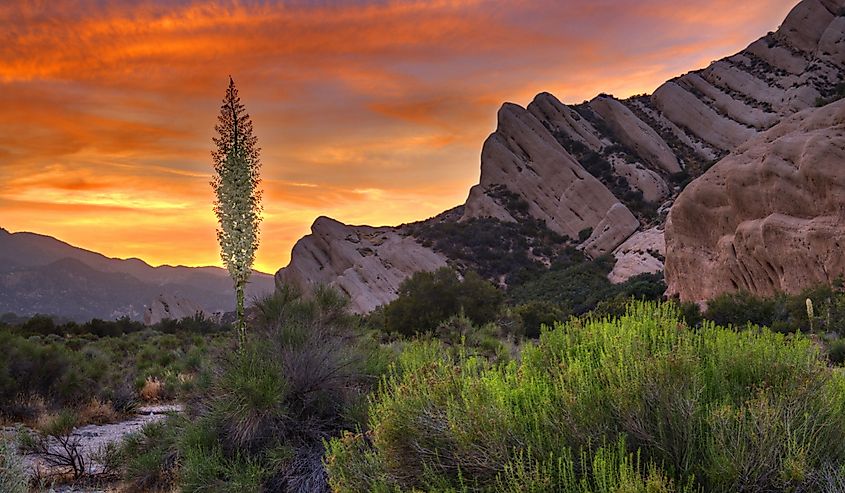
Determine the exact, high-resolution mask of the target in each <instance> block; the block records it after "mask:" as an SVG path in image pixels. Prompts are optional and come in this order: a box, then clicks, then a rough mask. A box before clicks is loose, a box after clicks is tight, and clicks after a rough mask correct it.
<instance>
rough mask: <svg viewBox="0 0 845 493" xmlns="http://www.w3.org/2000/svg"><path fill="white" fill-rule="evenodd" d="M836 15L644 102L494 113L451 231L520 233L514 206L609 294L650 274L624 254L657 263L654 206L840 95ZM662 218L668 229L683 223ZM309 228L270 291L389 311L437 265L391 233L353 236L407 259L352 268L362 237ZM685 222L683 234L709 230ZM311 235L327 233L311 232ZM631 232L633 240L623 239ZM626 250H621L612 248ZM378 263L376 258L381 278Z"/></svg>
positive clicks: (795, 25)
mask: <svg viewBox="0 0 845 493" xmlns="http://www.w3.org/2000/svg"><path fill="white" fill-rule="evenodd" d="M843 13H845V0H803V1H801V2H800V3H799V4H798V5H797V6H796V7H795V8H794V9H793V10H792V11H791V12H790V14H789V15H788V16H787V18H786V20H785V21H784V23H783V25H782V26H781V27H780V28H779V29H778V30H777V31H776V32H774V33H769V34H767V35H766V36H764V37H762V38H760V39H759V40H757V41H755V42H754V43H751V44H750V45H749V46H748V47H747V48H746V49H745V50H743V51H741V52H740V53H738V54H736V55H733V56H730V57H727V58H724V59H722V60H719V61H716V62H714V63H712V64H710V65H709V66H708V67H706V68H704V69H701V70H696V71H693V72H690V73H688V74H685V75H682V76H679V77H676V78H674V79H672V80H670V81H667V82H666V83H664V84H663V85H661V86H660V87H658V88H657V89H656V90H655V92H654V93H653V94H652V95H638V96H633V97H630V98H628V99H624V100H619V99H616V98H614V97H613V96H610V95H606V94H601V95H599V96H597V97H596V98H594V99H593V100H591V101H589V102H584V103H581V104H575V105H566V104H563V103H561V102H560V101H559V100H558V99H557V98H555V97H554V96H552V95H551V94H548V93H541V94H538V95H537V96H536V97H535V98H534V100H533V101H532V102H531V103H530V104H528V105H527V106H526V107H525V108H523V107H520V106H518V105H515V104H512V103H506V104H505V105H503V106H502V108H501V109H500V110H499V112H498V125H497V128H496V131H495V132H493V133H492V134H491V135H490V136H489V137H488V138H487V140H486V141H485V142H484V145H483V148H482V151H481V177H480V180H479V184H478V185H476V186H474V187H472V188H471V190H470V192H469V196H468V198H467V200H466V203H465V205H464V208H463V215H462V217H461V220H462V221H468V220H470V219H473V218H495V219H498V220H501V221H509V222H513V221H517V216H519V217H520V218H521V219H519V220H523V219H524V218H525V217H526V216H524V215H521V212H520V214H516V215H515V214H514V213H513V211H512V210H510V209H509V207H511V206H512V205H513V197H518V198H519V199H520V200H521V201H523V202H524V204H525V207H524V208H525V209H526V211H527V212H526V214H527V217H529V218H533V219H536V220H539V221H540V222H542V223H544V224H545V225H546V226H547V227H548V228H549V229H551V230H553V231H555V232H557V233H559V234H562V235H565V236H568V237H570V238H571V239H573V241H575V242H577V243H579V248H580V249H582V250H583V251H584V252H586V253H587V254H588V255H589V256H591V257H596V256H599V255H603V254H606V253H610V252H614V256H615V257H616V258H617V263H618V266H617V268H616V269H615V270H614V273H612V274H611V278H612V279H614V281H619V280H621V279H624V278H626V276H630V275H634V274H635V273H639V272H651V271H654V270H658V269H659V268H660V262H659V260H660V259H659V257H660V255H662V254H658V255H657V256H654V255H649V256H643V255H645V254H640V253H637V252H639V251H641V250H642V249H641V245H644V244H645V243H643V242H650V243H648V244H652V245H654V246H655V248H652V249H651V250H652V251H656V252H659V251H660V250H659V248H656V247H657V246H658V245H659V244H660V241H659V240H658V236H657V233H656V231H657V230H653V228H654V227H656V226H660V224H661V223H662V221H663V218H664V217H665V207H663V206H661V204H668V203H671V201H672V200H673V199H674V198H675V196H676V195H677V193H678V191H679V190H680V188H681V186H682V185H683V184H684V183H686V182H687V181H688V180H689V179H690V178H695V177H697V176H700V175H701V174H702V173H704V172H705V171H706V170H707V169H708V168H709V167H710V166H711V165H712V164H713V163H714V162H715V161H717V160H718V159H721V158H723V157H725V156H726V155H728V154H729V153H731V152H733V151H735V150H736V149H738V148H741V149H745V147H744V146H746V145H747V144H746V143H747V142H749V141H753V142H758V143H759V142H760V140H759V139H760V138H761V137H760V136H761V135H771V134H770V133H769V132H768V131H769V130H770V129H773V128H777V126H778V122H781V121H782V120H784V119H787V118H789V117H790V116H791V115H793V114H795V113H796V112H800V111H802V110H807V109H808V108H813V107H815V106H816V104H818V103H824V102H827V101H830V100H833V99H834V98H836V97H837V95H838V93H839V92H840V91H841V90H842V88H843V87H845V86H842V85H841V84H842V83H843V80H845V79H844V78H843V77H845V17H843ZM802 115H804V113H802ZM784 138H785V137H784ZM782 145H785V144H782ZM743 152H744V151H743ZM819 152H821V151H819ZM693 189H694V188H693ZM691 190H692V189H691ZM690 193H692V191H690ZM700 199H701V200H702V201H704V202H703V203H709V202H707V201H708V200H710V199H707V198H706V197H703V196H701V197H700ZM682 207H688V205H684V206H682ZM702 214H703V212H702ZM673 217H675V218H676V221H681V218H682V217H684V216H683V215H682V214H680V213H679V214H675V215H674V216H673ZM702 217H703V216H702ZM686 219H687V220H691V221H692V220H695V218H694V216H686ZM720 220H724V219H723V218H721V219H720ZM321 221H322V222H324V223H326V224H328V221H329V220H328V219H320V220H318V221H317V223H315V225H314V233H313V234H312V235H310V236H308V237H306V238H304V239H303V240H300V243H298V244H297V246H296V247H294V251H293V254H292V260H291V264H290V265H289V266H288V267H286V268H284V269H282V270H281V271H280V272H279V273H278V274H277V278H278V279H280V280H286V281H287V282H293V283H295V284H297V285H299V286H301V287H307V286H311V285H314V284H315V283H330V284H334V285H337V286H339V287H342V288H343V289H345V290H347V292H348V293H349V294H350V296H351V297H352V298H353V306H354V307H355V308H356V310H359V311H367V310H370V309H372V308H373V307H375V306H377V305H378V304H380V303H384V302H387V301H390V300H391V299H393V297H395V293H396V287H397V286H398V283H399V282H401V280H402V279H404V278H405V277H407V276H408V275H410V273H412V272H413V271H416V270H423V269H429V268H435V267H436V266H439V265H445V262H446V260H447V259H445V258H443V257H442V256H438V255H437V254H435V253H434V252H432V251H431V250H429V249H428V248H425V247H422V246H421V245H416V244H415V243H414V240H413V239H412V238H410V237H407V236H404V235H403V233H402V232H401V231H399V230H396V229H393V228H369V229H368V230H366V231H371V230H372V231H375V230H378V231H380V232H381V233H380V234H382V235H384V236H385V240H383V241H384V242H385V243H386V244H388V245H394V244H399V243H400V242H401V243H402V245H403V246H402V249H404V250H405V251H407V252H408V253H403V254H404V255H407V256H409V257H410V258H409V259H408V260H407V261H405V262H402V261H400V258H399V257H400V256H401V255H399V254H398V253H396V256H395V257H394V252H395V250H394V249H392V247H389V248H385V249H383V251H382V250H378V251H379V255H378V258H370V257H365V256H363V254H360V252H359V253H355V252H357V250H356V248H355V247H353V245H357V244H356V243H354V241H351V240H347V236H349V235H352V236H350V238H354V237H355V235H356V234H358V231H364V229H362V228H365V227H357V226H356V227H351V226H343V225H341V224H340V223H336V224H334V226H333V227H332V228H328V227H327V226H325V227H324V225H323V224H318V223H320V222H321ZM695 222H696V226H695V227H699V228H701V229H708V228H711V226H710V225H706V224H702V223H701V220H695ZM775 222H776V221H775V220H774V218H773V219H769V220H768V222H767V224H768V226H767V228H768V229H767V230H766V231H769V232H771V231H774V229H773V228H775ZM777 224H778V226H777V227H778V228H780V230H785V228H786V229H789V228H787V226H786V225H784V224H781V223H777ZM677 227H680V226H677ZM690 227H693V226H690ZM713 227H718V228H723V227H724V225H721V224H720V225H718V226H713ZM806 227H809V226H806ZM813 227H815V226H813ZM790 228H792V230H793V231H797V229H796V228H793V227H791V226H790ZM322 229H326V230H331V233H320V232H318V230H322ZM676 230H678V229H676ZM637 231H641V234H639V235H638V236H634V237H632V235H634V234H635V233H636V232H637ZM678 231H679V230H678ZM813 231H815V229H813ZM368 234H369V233H368ZM731 234H735V233H731ZM796 234H797V233H796ZM629 238H630V241H631V243H630V244H628V245H627V246H624V247H620V245H621V244H623V242H626V240H628V239H629ZM678 238H680V237H678ZM356 241H357V240H356ZM679 241H680V240H679ZM691 241H694V243H693V244H698V243H695V242H698V241H700V239H698V238H693V240H691ZM701 241H703V240H701ZM707 241H709V238H708V240H707ZM701 244H703V243H701ZM414 245H416V246H414ZM675 245H677V243H676V244H675ZM369 248H373V247H369ZM701 248H704V247H703V246H702V247H701ZM648 250H649V248H646V249H645V251H646V252H648ZM671 250H672V249H671V248H670V255H671ZM676 250H677V249H676ZM373 251H375V250H373ZM315 252H318V253H315ZM388 252H391V253H388ZM382 258H389V265H390V266H392V267H386V266H385V265H384V264H383V263H382V261H381V259H382ZM317 259H319V260H317ZM689 262H692V260H689ZM682 263H683V262H681V264H682ZM681 264H678V265H681ZM391 269H392V270H391ZM696 275H697V276H701V275H702V273H701V272H698V273H696ZM755 282H756V281H755ZM746 284H749V285H751V284H753V282H752V281H751V280H749V281H748V282H747V283H746ZM781 284H782V283H781ZM738 285H739V284H738ZM702 289H703V288H702ZM711 291H712V290H711ZM711 291H707V290H706V289H704V290H703V291H702V292H701V293H696V294H694V295H693V293H690V294H689V296H690V297H698V296H700V295H701V296H704V295H706V293H709V292H711Z"/></svg>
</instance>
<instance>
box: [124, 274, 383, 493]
mask: <svg viewBox="0 0 845 493" xmlns="http://www.w3.org/2000/svg"><path fill="white" fill-rule="evenodd" d="M346 305H347V300H346V299H345V298H343V297H342V296H341V295H339V294H338V293H337V292H335V291H332V290H328V289H318V290H317V292H316V293H315V294H314V295H313V297H310V298H308V299H304V298H301V297H299V296H298V295H297V294H296V293H292V292H290V291H280V292H277V293H276V294H274V295H273V296H271V297H269V298H267V299H265V300H263V301H261V302H260V303H258V305H257V309H258V312H257V316H256V317H255V320H254V321H253V324H251V326H250V328H249V335H250V337H249V340H248V342H247V345H246V346H245V347H244V348H243V349H242V350H240V351H238V352H235V353H233V354H231V355H229V356H228V357H226V358H224V359H223V360H222V361H221V362H220V365H221V367H220V370H219V371H218V372H217V374H216V375H215V377H214V378H213V379H212V380H211V381H209V382H208V383H207V387H206V389H205V391H204V392H203V398H202V399H200V400H197V401H196V402H193V403H192V404H191V405H190V406H189V408H188V413H189V417H188V419H185V418H172V419H171V420H170V421H168V422H166V423H162V424H157V425H154V426H152V427H147V428H146V429H145V430H144V431H143V432H142V433H141V434H139V435H137V436H135V437H133V438H132V439H131V440H130V441H129V442H128V444H127V446H126V448H125V452H124V453H125V457H126V458H127V463H126V473H127V478H128V479H129V480H130V482H131V483H133V484H134V485H135V486H136V487H137V489H138V490H139V491H147V490H150V489H154V488H167V487H170V486H171V485H173V484H176V485H178V486H179V488H180V489H181V491H183V492H186V493H187V492H199V491H262V489H264V490H267V491H313V492H319V491H325V490H326V487H327V483H326V479H325V473H324V468H323V463H322V460H323V455H324V445H323V444H324V441H325V440H328V439H329V438H330V437H332V436H335V435H338V434H339V433H340V432H341V431H342V430H348V429H354V428H355V427H356V426H357V425H359V423H360V422H361V420H362V419H363V418H364V417H365V416H366V399H365V396H366V394H367V392H368V391H369V390H370V386H371V385H372V384H373V383H374V382H375V381H376V380H377V376H378V375H379V374H381V373H382V372H383V371H384V370H385V369H386V367H387V364H388V361H389V358H388V353H387V352H385V351H383V350H381V349H380V348H379V347H378V346H377V345H376V344H374V343H371V342H367V339H366V338H364V337H362V336H361V334H360V333H359V330H358V323H357V322H358V319H357V318H356V317H353V316H351V315H349V314H348V312H347V311H346Z"/></svg>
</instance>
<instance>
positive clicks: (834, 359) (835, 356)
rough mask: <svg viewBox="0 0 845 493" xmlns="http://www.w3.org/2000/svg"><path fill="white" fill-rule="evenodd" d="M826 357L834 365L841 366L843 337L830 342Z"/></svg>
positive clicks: (842, 360)
mask: <svg viewBox="0 0 845 493" xmlns="http://www.w3.org/2000/svg"><path fill="white" fill-rule="evenodd" d="M827 357H828V359H829V360H830V362H831V363H833V364H834V365H839V366H842V365H843V363H845V339H837V340H835V341H833V342H832V343H830V346H829V347H828V349H827Z"/></svg>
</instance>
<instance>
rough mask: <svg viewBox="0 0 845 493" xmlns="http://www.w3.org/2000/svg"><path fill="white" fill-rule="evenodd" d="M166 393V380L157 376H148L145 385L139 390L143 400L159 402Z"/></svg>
mask: <svg viewBox="0 0 845 493" xmlns="http://www.w3.org/2000/svg"><path fill="white" fill-rule="evenodd" d="M163 394H164V382H162V381H161V380H159V379H158V378H156V377H147V379H146V380H145V381H144V385H143V387H141V390H140V391H139V392H138V395H139V396H140V397H141V400H143V401H145V402H159V401H160V400H161V397H162V395H163Z"/></svg>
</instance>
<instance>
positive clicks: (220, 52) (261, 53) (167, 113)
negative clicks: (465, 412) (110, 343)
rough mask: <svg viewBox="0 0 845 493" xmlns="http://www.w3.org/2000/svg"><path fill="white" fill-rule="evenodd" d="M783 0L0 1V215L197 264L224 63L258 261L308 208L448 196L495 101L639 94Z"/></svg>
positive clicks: (387, 207)
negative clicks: (246, 157) (260, 198)
mask: <svg viewBox="0 0 845 493" xmlns="http://www.w3.org/2000/svg"><path fill="white" fill-rule="evenodd" d="M793 2H794V0H749V1H746V2H739V3H737V2H728V1H727V0H706V1H703V2H696V3H689V2H687V3H684V2H675V1H670V0H645V1H635V0H621V1H619V0H614V1H610V0H579V1H568V2H559V1H551V0H548V1H540V2H537V1H527V0H525V1H508V2H505V1H480V0H479V1H445V0H443V1H433V2H422V1H380V2H366V1H358V2H346V3H337V4H332V3H327V2H314V3H309V2H284V3H283V2H278V3H276V2H250V1H231V2H199V1H197V2H194V1H178V2H173V1H165V0H160V1H142V2H129V1H109V0H76V1H64V2H62V1H56V2H43V1H35V2H10V3H4V4H2V5H0V24H2V25H3V26H4V28H3V29H2V30H0V218H2V219H0V221H2V224H0V225H2V226H4V227H7V228H9V229H12V230H35V231H39V232H43V233H46V234H53V235H56V236H59V237H61V238H63V239H65V240H67V241H71V242H74V243H78V244H80V245H82V246H85V247H87V248H91V249H95V250H100V251H103V252H104V253H107V254H109V255H115V256H140V257H142V258H145V259H147V260H149V261H150V262H153V263H164V262H167V263H182V264H205V263H216V262H217V253H216V245H215V240H214V217H213V215H212V213H211V206H210V201H211V192H210V189H209V187H208V180H209V179H210V163H209V154H208V153H209V149H210V142H211V137H212V132H213V124H214V121H215V117H216V112H217V109H218V105H219V99H220V97H221V96H222V93H223V90H224V88H225V84H226V81H227V79H226V77H227V76H228V75H229V74H231V75H233V76H234V77H235V79H236V82H237V83H238V85H239V88H240V89H241V94H242V96H243V98H244V100H245V103H246V104H247V108H248V109H249V110H250V111H251V113H252V116H253V119H254V122H255V127H256V132H257V134H258V137H259V140H260V144H261V146H262V148H263V154H262V155H263V161H264V177H265V182H264V186H265V189H266V194H265V197H266V202H267V203H266V213H267V217H266V221H265V223H264V227H263V236H262V246H261V249H260V251H259V255H258V264H259V267H260V268H262V269H265V270H268V271H272V270H275V269H277V268H278V267H280V266H282V265H284V264H285V263H286V262H287V258H288V255H289V252H290V248H291V246H292V244H293V242H294V241H295V240H296V239H297V238H298V237H299V236H301V235H302V234H303V233H305V232H307V230H308V226H309V225H310V223H311V221H312V220H313V219H314V217H316V216H317V215H320V214H327V215H332V216H335V217H338V218H339V219H340V220H344V221H349V222H355V223H365V222H367V223H380V224H385V223H388V224H389V223H399V222H404V221H410V220H415V219H422V218H424V217H427V216H430V215H433V214H435V213H437V212H439V211H440V210H443V209H445V208H447V207H451V206H453V205H456V204H458V203H460V202H461V201H462V200H463V198H464V197H465V196H466V192H467V189H468V187H469V186H470V185H472V184H473V183H474V182H475V181H476V180H477V178H478V156H479V152H480V147H481V143H482V141H483V139H484V137H485V136H486V134H487V133H489V132H490V131H491V130H492V129H493V128H494V127H495V113H496V108H497V107H498V105H500V104H501V103H502V102H503V101H506V100H510V101H516V102H518V103H522V104H525V103H527V102H528V101H530V99H531V98H532V97H533V95H534V94H535V93H537V92H539V91H544V90H546V91H550V92H553V93H555V94H556V95H558V96H559V97H560V98H561V99H563V100H564V101H568V102H577V101H580V100H583V99H586V98H590V97H592V96H593V95H595V94H596V93H598V92H600V91H605V92H610V93H614V94H616V95H619V96H626V95H629V94H633V93H639V92H647V91H651V90H653V89H654V88H655V87H656V86H657V85H658V84H659V83H660V82H662V81H663V80H665V79H666V78H669V77H672V76H674V75H677V74H678V73H680V72H684V71H687V70H690V69H693V68H697V67H700V66H702V65H704V64H706V63H707V62H709V61H710V60H712V59H716V58H719V57H721V56H725V55H728V54H730V53H733V52H735V51H737V50H739V49H741V48H743V47H744V46H745V45H746V44H748V43H749V42H751V41H753V40H754V39H756V38H757V37H758V36H760V35H762V34H764V33H765V32H766V31H768V30H771V29H774V28H775V27H776V26H777V24H778V22H779V21H780V20H782V18H783V17H784V16H785V14H786V12H787V10H788V9H789V7H790V6H791V4H792V3H793Z"/></svg>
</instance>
